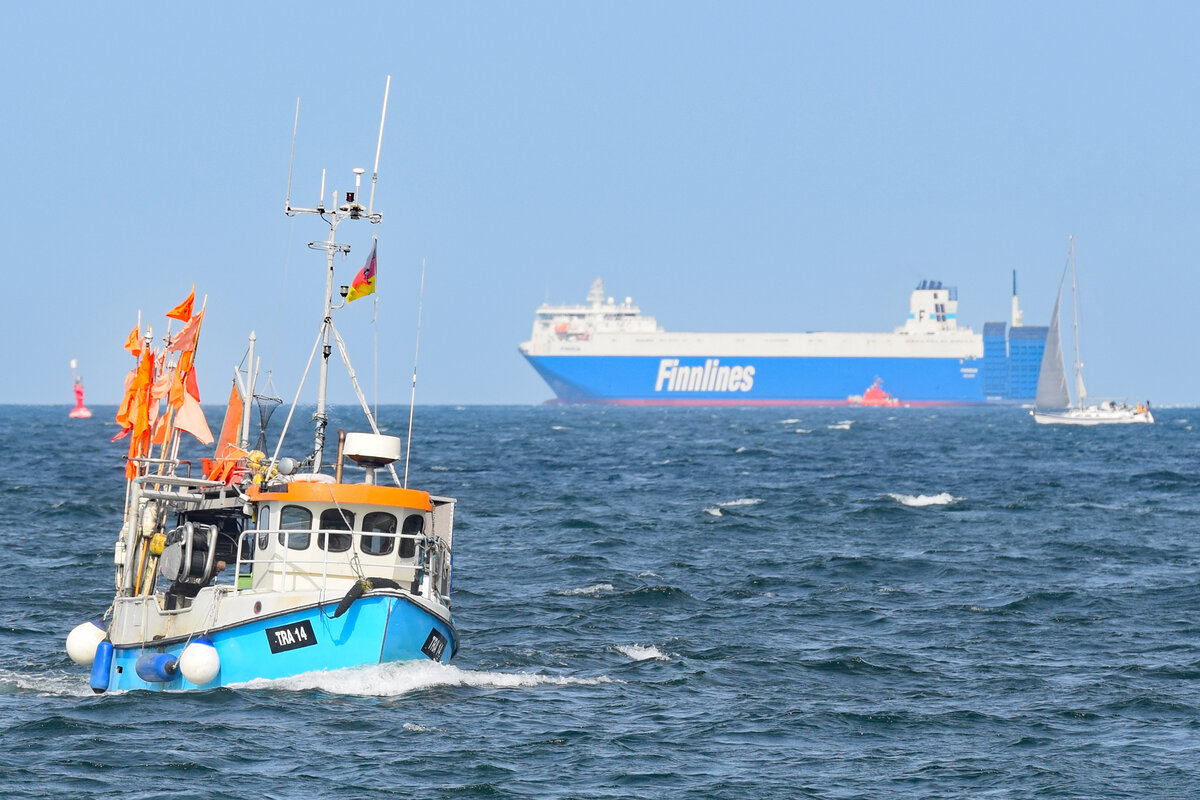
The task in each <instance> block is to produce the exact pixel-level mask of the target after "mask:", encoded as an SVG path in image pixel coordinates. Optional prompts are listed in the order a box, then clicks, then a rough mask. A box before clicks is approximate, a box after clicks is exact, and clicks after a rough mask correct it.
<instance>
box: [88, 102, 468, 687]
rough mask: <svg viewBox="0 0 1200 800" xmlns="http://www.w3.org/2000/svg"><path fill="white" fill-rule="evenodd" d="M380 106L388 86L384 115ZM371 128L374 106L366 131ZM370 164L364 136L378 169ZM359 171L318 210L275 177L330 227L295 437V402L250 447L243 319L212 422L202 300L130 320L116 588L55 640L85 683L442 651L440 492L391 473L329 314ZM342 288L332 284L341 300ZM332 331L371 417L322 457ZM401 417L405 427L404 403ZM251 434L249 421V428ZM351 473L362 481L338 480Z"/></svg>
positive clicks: (448, 537)
mask: <svg viewBox="0 0 1200 800" xmlns="http://www.w3.org/2000/svg"><path fill="white" fill-rule="evenodd" d="M389 83H390V80H389ZM386 110H387V92H386V89H385V94H384V115H385V117H386ZM298 121H299V105H298V104H297V124H298ZM382 133H383V125H382V120H381V123H380V142H381V143H382ZM294 135H295V134H294V133H293V137H294ZM293 141H294V139H293ZM378 168H379V153H378V150H377V151H376V156H375V170H376V173H375V174H376V175H377V174H378ZM364 172H365V170H362V169H355V170H354V174H355V191H354V192H347V193H345V195H344V196H339V195H338V194H337V193H334V195H333V199H334V203H333V206H332V207H326V206H325V201H324V200H323V199H322V200H321V201H320V202H318V204H317V206H316V207H315V208H293V207H292V204H291V179H290V177H289V186H288V194H287V200H286V204H285V210H286V213H287V214H288V215H289V216H291V215H296V214H312V215H317V216H319V217H320V218H321V219H322V220H324V221H325V222H326V223H327V224H328V226H329V234H328V238H327V239H325V240H324V241H317V242H312V243H310V245H309V246H310V247H311V248H313V249H317V250H323V251H324V252H325V254H326V280H325V291H324V297H325V300H324V314H323V319H322V321H321V325H320V331H319V333H318V336H317V341H316V343H315V344H314V347H313V353H314V354H315V353H316V351H317V348H318V346H322V352H323V357H322V360H321V362H320V370H319V371H320V378H319V381H318V387H317V401H316V414H314V416H313V420H314V422H315V429H314V433H313V439H312V442H313V446H312V450H311V451H310V452H306V453H302V454H297V455H293V456H290V457H289V456H281V455H280V451H281V448H282V447H283V443H284V437H285V435H286V433H287V428H288V424H289V423H290V421H291V418H292V413H289V414H288V420H287V422H285V424H284V426H283V431H282V432H281V433H280V434H279V444H277V445H276V447H275V449H274V453H273V454H272V455H270V456H268V455H267V454H266V453H265V452H264V450H261V449H253V448H254V446H253V445H251V441H252V439H251V432H250V428H251V409H252V407H253V403H254V400H255V398H256V394H255V384H256V381H257V363H258V362H257V361H256V360H255V358H254V341H255V336H254V334H253V333H252V334H251V335H250V344H249V348H248V357H247V359H246V361H245V364H246V365H247V367H246V369H245V370H244V371H243V370H240V369H239V370H236V371H235V380H234V385H233V387H232V389H231V392H230V402H229V406H228V409H227V411H226V415H225V420H224V424H223V425H222V427H221V433H220V435H219V436H218V437H213V435H212V433H211V431H210V430H209V428H208V425H207V422H206V421H205V419H204V416H203V412H202V411H200V406H199V402H198V401H199V390H198V387H197V382H196V374H195V355H196V349H197V345H198V343H199V334H200V329H201V324H202V322H203V318H204V307H203V304H202V306H201V309H200V310H199V312H197V313H195V314H193V313H192V310H193V309H192V305H193V301H194V295H195V291H194V289H193V293H192V295H190V296H189V297H188V299H187V300H185V301H184V303H181V304H180V306H179V307H177V308H175V309H173V310H172V311H171V312H170V313H169V314H168V316H169V317H170V318H171V319H178V320H180V321H184V326H183V329H182V330H181V331H179V332H178V333H176V334H174V335H171V333H170V325H171V324H173V323H168V336H167V337H166V338H165V343H164V344H163V345H162V346H160V347H159V348H158V349H157V350H156V349H155V347H154V338H153V336H152V334H151V330H150V326H149V325H147V326H146V327H145V329H144V331H143V330H141V323H140V320H139V326H138V327H137V328H135V329H134V331H133V332H132V333H131V334H130V337H129V339H128V341H127V342H126V346H127V348H128V349H129V350H130V352H131V353H132V354H133V355H134V357H135V358H136V364H137V366H136V367H135V368H134V370H133V372H132V373H131V375H130V378H129V382H128V384H127V385H128V386H129V389H128V391H127V393H126V397H125V400H124V401H123V402H122V404H121V408H120V410H119V411H118V415H117V421H118V423H119V424H120V425H122V428H123V433H125V434H126V435H128V436H129V438H130V444H129V457H128V459H127V462H126V478H127V488H126V494H125V506H124V509H125V510H124V523H123V524H122V526H121V529H120V532H119V534H118V536H117V540H116V543H115V547H114V555H113V558H114V562H115V564H116V593H115V596H114V597H113V600H112V604H111V605H110V606H109V607H108V609H107V610H105V611H104V612H103V613H102V614H100V615H99V616H98V617H97V618H96V619H95V620H92V621H89V622H84V623H82V624H80V625H78V626H77V627H76V628H75V629H74V630H72V631H71V632H70V634H69V635H68V637H67V641H66V649H67V653H68V654H69V655H70V657H71V658H72V659H73V660H74V661H76V662H77V663H79V664H80V665H83V666H89V667H90V668H91V675H90V685H91V688H92V690H93V691H95V692H97V693H100V692H105V691H111V690H134V689H144V690H155V691H162V690H185V689H209V688H214V687H218V686H226V685H229V684H238V683H245V682H248V681H253V680H256V679H276V678H283V677H288V676H292V675H296V674H299V673H304V672H310V671H313V670H329V669H336V668H344V667H354V666H360V665H367V664H376V663H380V662H390V661H403V660H411V659H431V660H433V661H437V662H446V661H449V660H450V658H451V657H452V656H453V655H454V653H455V651H456V650H457V648H458V636H457V633H456V631H455V627H454V620H453V617H452V616H451V612H450V588H451V545H452V537H453V526H454V508H455V501H454V500H453V499H451V498H447V497H439V496H436V495H432V494H430V493H429V492H427V491H423V490H419V489H415V488H408V468H407V464H408V459H407V453H405V461H404V464H405V467H404V477H403V479H401V478H400V477H399V475H398V474H397V471H396V468H395V464H396V462H398V461H399V460H400V457H401V452H402V444H403V443H402V441H401V440H400V438H399V437H395V436H389V435H384V434H382V433H380V430H379V426H378V424H377V422H376V420H375V418H374V415H373V414H372V413H371V410H370V408H369V406H368V405H367V403H366V401H365V399H364V396H363V393H362V390H361V387H360V386H359V384H358V380H357V378H356V377H355V374H354V371H353V369H352V368H350V360H349V355H348V353H347V350H346V347H345V342H344V341H343V339H342V337H341V335H340V334H339V333H338V332H337V329H336V328H335V326H334V323H333V314H334V312H336V311H337V310H338V309H340V308H343V307H345V306H346V304H347V301H346V300H345V299H342V300H341V301H340V303H339V304H336V305H335V302H334V255H335V253H346V252H349V246H348V245H346V244H344V243H342V242H339V241H337V239H336V233H337V229H338V226H339V224H340V223H342V222H344V221H347V220H367V221H369V222H371V223H375V224H377V223H379V222H380V221H381V220H382V214H379V213H377V212H375V211H374V180H375V178H374V177H373V178H372V184H373V185H372V192H371V195H372V196H371V201H370V203H369V204H368V205H367V207H365V208H364V207H363V206H362V205H361V203H360V201H359V189H360V188H361V177H362V174H363V173H364ZM324 194H325V192H324V181H323V180H322V189H321V195H322V196H324ZM374 258H375V250H374V248H372V252H371V256H370V258H369V260H368V264H367V265H366V266H365V267H364V268H363V270H362V271H360V273H359V275H358V277H357V278H356V279H355V281H354V292H355V293H359V294H360V295H361V294H369V293H370V292H371V291H373V288H374V268H375V263H374ZM348 293H350V287H347V286H342V287H341V296H342V298H346V297H347V295H348ZM350 299H351V300H353V299H354V297H353V296H351V297H350ZM331 343H336V346H337V348H338V350H339V352H340V354H341V356H342V360H343V361H344V362H345V364H346V367H347V369H348V371H349V373H350V377H351V383H352V385H353V386H354V389H355V391H356V393H357V394H358V398H359V401H360V404H361V406H362V409H363V412H364V415H365V418H366V425H365V427H366V428H369V430H363V431H357V432H349V433H344V434H343V432H342V431H339V432H338V438H337V442H338V445H337V452H336V456H335V458H334V459H333V460H332V464H327V463H326V462H327V460H328V459H327V458H326V453H325V449H326V447H325V439H326V427H327V425H328V421H329V416H328V413H327V410H326V398H325V394H326V381H327V370H328V359H329V356H330V353H331V349H332V345H331ZM311 364H312V358H311V357H310V359H309V365H310V367H311ZM305 377H307V369H306V373H305ZM303 385H304V379H303V378H302V379H301V381H300V386H301V389H302V388H303ZM414 387H415V370H414ZM414 391H415V389H414ZM299 396H300V390H298V391H297V395H296V397H297V399H298V398H299ZM294 411H295V403H293V405H292V412H294ZM409 419H410V425H409V442H411V420H412V417H411V411H410V418H409ZM266 432H267V425H266V419H265V418H264V419H263V420H262V431H261V432H260V438H259V440H257V441H264V440H263V439H262V438H261V437H262V434H265V433H266ZM181 434H188V435H191V436H193V437H195V438H196V439H198V440H199V441H200V442H201V443H204V444H211V443H212V442H213V441H214V439H215V440H216V449H215V451H214V452H213V456H212V458H204V459H202V460H201V465H200V466H201V468H200V469H195V466H196V465H194V464H192V463H189V462H188V461H186V460H183V459H181V458H180V455H179V448H180V437H181ZM256 444H257V442H256ZM404 449H407V448H404ZM347 460H349V461H352V462H354V464H356V465H357V467H358V468H361V471H360V470H359V469H352V468H351V466H350V465H348V464H347V463H346V462H347ZM351 471H353V472H354V473H355V474H361V475H362V478H361V480H357V481H352V480H349V479H348V477H347V476H348V474H349V472H351ZM388 478H390V483H391V484H392V485H388V480H387V479H388Z"/></svg>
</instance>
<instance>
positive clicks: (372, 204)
mask: <svg viewBox="0 0 1200 800" xmlns="http://www.w3.org/2000/svg"><path fill="white" fill-rule="evenodd" d="M391 88H392V76H391V75H388V76H387V83H385V84H384V85H383V114H382V115H381V116H380V117H379V141H378V142H377V143H376V144H375V169H374V170H373V171H372V172H371V200H370V202H368V203H367V217H372V216H373V213H374V211H375V181H377V180H378V179H379V151H380V150H382V149H383V123H384V121H385V120H386V119H387V101H388V92H390V91H391ZM371 221H372V222H376V221H377V220H374V219H372V220H371ZM405 474H406V475H407V470H406V471H405Z"/></svg>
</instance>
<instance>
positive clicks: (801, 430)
mask: <svg viewBox="0 0 1200 800" xmlns="http://www.w3.org/2000/svg"><path fill="white" fill-rule="evenodd" d="M795 432H796V433H812V428H796V431H795Z"/></svg>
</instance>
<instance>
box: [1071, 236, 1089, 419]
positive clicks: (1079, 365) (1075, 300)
mask: <svg viewBox="0 0 1200 800" xmlns="http://www.w3.org/2000/svg"><path fill="white" fill-rule="evenodd" d="M1067 252H1068V255H1069V258H1070V259H1071V310H1072V316H1073V317H1074V319H1073V322H1074V325H1075V396H1076V398H1077V400H1076V404H1077V405H1078V406H1079V407H1082V406H1083V403H1084V400H1085V399H1086V398H1087V388H1086V387H1085V386H1084V385H1083V361H1081V360H1080V358H1079V289H1078V285H1077V283H1076V280H1075V237H1074V236H1071V237H1070V247H1069V249H1068V251H1067Z"/></svg>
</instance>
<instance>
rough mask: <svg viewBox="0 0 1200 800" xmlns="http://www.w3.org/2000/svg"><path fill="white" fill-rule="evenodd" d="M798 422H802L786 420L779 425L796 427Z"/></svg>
mask: <svg viewBox="0 0 1200 800" xmlns="http://www.w3.org/2000/svg"><path fill="white" fill-rule="evenodd" d="M798 422H800V420H798V419H784V420H780V421H779V424H780V425H795V424H796V423H798Z"/></svg>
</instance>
